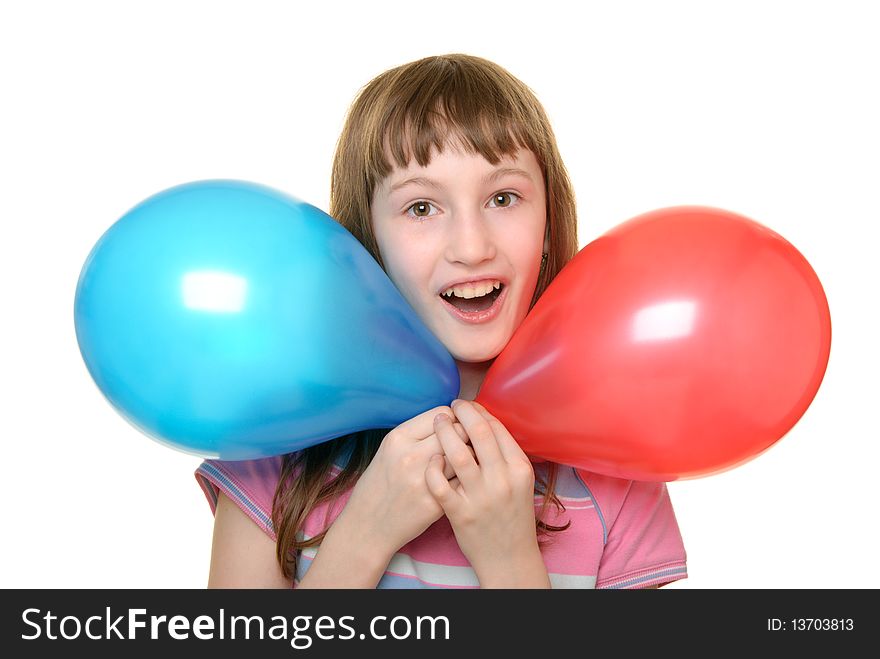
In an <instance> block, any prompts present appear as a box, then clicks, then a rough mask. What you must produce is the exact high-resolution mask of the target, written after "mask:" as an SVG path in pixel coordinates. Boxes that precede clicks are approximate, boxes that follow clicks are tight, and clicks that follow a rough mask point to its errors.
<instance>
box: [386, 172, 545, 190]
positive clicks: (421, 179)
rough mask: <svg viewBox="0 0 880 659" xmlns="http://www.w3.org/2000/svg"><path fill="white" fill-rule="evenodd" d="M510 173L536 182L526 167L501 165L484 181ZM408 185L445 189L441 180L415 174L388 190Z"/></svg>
mask: <svg viewBox="0 0 880 659" xmlns="http://www.w3.org/2000/svg"><path fill="white" fill-rule="evenodd" d="M508 175H512V176H522V177H524V178H526V179H528V180H529V181H530V182H532V183H534V182H535V181H534V179H533V178H532V175H531V174H529V173H528V172H527V171H526V170H524V169H519V168H518V167H499V168H498V169H496V170H494V171H492V172H491V173H490V174H487V175H486V176H484V177H483V183H492V182H494V181H497V180H498V179H500V178H502V177H504V176H508ZM407 185H424V186H427V187H429V188H434V189H436V190H442V189H443V184H441V183H440V182H439V181H435V180H434V179H432V178H427V177H425V176H413V177H411V178H407V179H404V180H402V181H398V182H397V183H395V184H393V185H392V186H391V188H390V189H389V190H388V192H389V193H391V192H394V191H396V190H399V189H400V188H402V187H404V186H407Z"/></svg>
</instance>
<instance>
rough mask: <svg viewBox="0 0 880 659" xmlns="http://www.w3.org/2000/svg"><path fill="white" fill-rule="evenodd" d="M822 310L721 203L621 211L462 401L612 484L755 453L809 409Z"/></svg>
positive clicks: (772, 236) (815, 296)
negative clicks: (471, 401)
mask: <svg viewBox="0 0 880 659" xmlns="http://www.w3.org/2000/svg"><path fill="white" fill-rule="evenodd" d="M830 346H831V317H830V311H829V306H828V301H827V299H826V296H825V292H824V290H823V288H822V284H821V282H820V281H819V278H818V276H817V275H816V273H815V271H814V270H813V268H812V267H811V266H810V264H809V263H808V262H807V260H806V258H804V256H803V255H802V254H801V253H800V252H799V251H798V250H797V249H796V248H795V247H794V246H793V245H792V244H791V243H790V242H788V241H787V240H786V239H785V238H783V237H782V236H781V235H779V234H778V233H776V232H775V231H773V230H771V229H770V228H768V227H767V226H764V225H763V224H761V223H759V222H757V221H755V220H752V219H750V218H747V217H745V216H743V215H740V214H737V213H733V212H731V211H727V210H723V209H719V208H712V207H706V206H676V207H669V208H662V209H658V210H654V211H650V212H647V213H644V214H642V215H639V216H637V217H634V218H632V219H630V220H628V221H626V222H624V223H622V224H620V225H618V226H616V227H614V228H613V229H611V230H610V231H608V232H606V233H605V234H603V235H601V236H600V237H598V238H597V239H595V240H593V241H592V242H590V243H589V244H587V245H586V246H585V247H584V248H583V249H581V250H580V252H578V254H577V255H576V256H575V257H574V259H572V261H570V262H569V263H568V265H566V267H565V268H564V269H563V270H562V272H560V274H559V275H558V276H557V278H556V279H555V280H554V281H553V283H552V284H551V285H550V286H549V287H548V288H547V290H546V291H545V293H544V294H543V295H542V297H541V298H540V299H539V300H538V302H537V304H536V305H535V306H534V307H533V309H532V310H531V311H530V312H529V315H528V316H527V317H526V319H525V321H524V322H523V323H522V325H521V326H520V327H519V328H518V329H517V331H516V333H515V334H514V336H513V337H512V339H511V340H510V342H509V343H508V345H507V346H506V347H505V349H504V351H503V352H502V353H501V354H500V355H499V356H498V357H497V359H496V360H495V362H494V363H493V365H492V367H491V368H490V369H489V372H488V374H487V376H486V379H485V381H484V383H483V386H482V388H481V390H480V393H479V395H478V396H477V400H478V401H479V402H480V403H482V404H483V405H484V406H485V407H486V409H487V410H489V412H491V413H492V414H493V415H495V416H496V417H498V419H499V420H501V421H502V423H504V424H505V426H506V427H507V428H508V429H509V430H510V432H511V433H512V434H513V436H514V437H515V438H516V439H517V441H518V442H519V443H520V445H521V447H522V448H523V450H524V451H525V452H526V453H527V454H529V455H531V456H533V457H538V458H542V459H546V460H552V461H555V462H558V463H561V464H566V465H570V466H574V467H577V468H579V469H585V470H587V471H592V472H596V473H601V474H605V475H609V476H615V477H619V478H626V479H631V480H648V481H673V480H680V479H689V478H697V477H704V476H708V475H711V474H715V473H719V472H721V471H726V470H729V469H731V468H733V467H736V466H738V465H741V464H743V463H744V462H747V461H749V460H752V459H754V458H755V457H757V456H758V455H760V454H761V453H763V452H764V451H766V450H767V449H769V448H770V447H771V446H772V445H774V444H775V443H776V442H778V441H779V440H780V439H781V438H782V437H783V436H784V435H785V434H786V433H788V432H789V431H790V430H791V428H792V427H793V426H794V425H795V424H796V423H797V422H798V420H799V419H800V418H801V417H802V416H803V414H804V412H805V411H806V410H807V408H808V407H809V405H810V404H811V403H812V401H813V399H814V397H815V395H816V393H817V391H818V389H819V386H820V384H821V382H822V379H823V377H824V374H825V370H826V367H827V364H828V358H829V353H830Z"/></svg>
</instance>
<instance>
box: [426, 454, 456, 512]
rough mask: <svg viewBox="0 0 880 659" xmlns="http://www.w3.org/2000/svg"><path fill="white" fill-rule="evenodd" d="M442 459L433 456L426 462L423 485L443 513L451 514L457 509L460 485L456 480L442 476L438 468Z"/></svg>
mask: <svg viewBox="0 0 880 659" xmlns="http://www.w3.org/2000/svg"><path fill="white" fill-rule="evenodd" d="M442 459H443V458H442V457H441V456H439V455H435V456H434V457H433V458H431V460H430V461H429V462H428V466H427V468H426V469H425V483H426V484H427V486H428V492H430V493H431V496H433V497H434V498H435V499H436V500H437V503H439V504H440V507H441V508H443V511H444V512H447V511H449V512H452V511H454V510H456V509H457V505H456V504H458V500H457V499H458V497H459V496H460V495H459V494H458V490H459V487H460V484H459V480H458V479H457V478H453V479H452V480H447V479H446V477H445V476H444V475H443V472H442V470H441V467H440V465H441V460H442Z"/></svg>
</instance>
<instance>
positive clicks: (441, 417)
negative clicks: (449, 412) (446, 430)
mask: <svg viewBox="0 0 880 659" xmlns="http://www.w3.org/2000/svg"><path fill="white" fill-rule="evenodd" d="M448 418H449V417H448V416H446V415H445V414H438V415H437V416H435V417H434V423H440V422H441V421H443V420H444V419H448Z"/></svg>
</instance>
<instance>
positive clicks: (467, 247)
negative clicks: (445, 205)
mask: <svg viewBox="0 0 880 659" xmlns="http://www.w3.org/2000/svg"><path fill="white" fill-rule="evenodd" d="M448 227H449V231H448V234H447V243H446V258H447V260H448V261H450V262H451V263H461V264H463V265H468V266H472V265H478V264H480V263H482V262H484V261H491V260H492V259H493V258H495V253H496V246H495V240H494V238H493V235H492V227H491V226H490V225H489V220H488V219H487V218H486V217H484V216H483V213H482V212H481V210H480V209H479V208H477V209H467V210H463V211H459V212H456V213H455V214H454V215H453V217H452V221H451V222H449V224H448Z"/></svg>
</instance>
